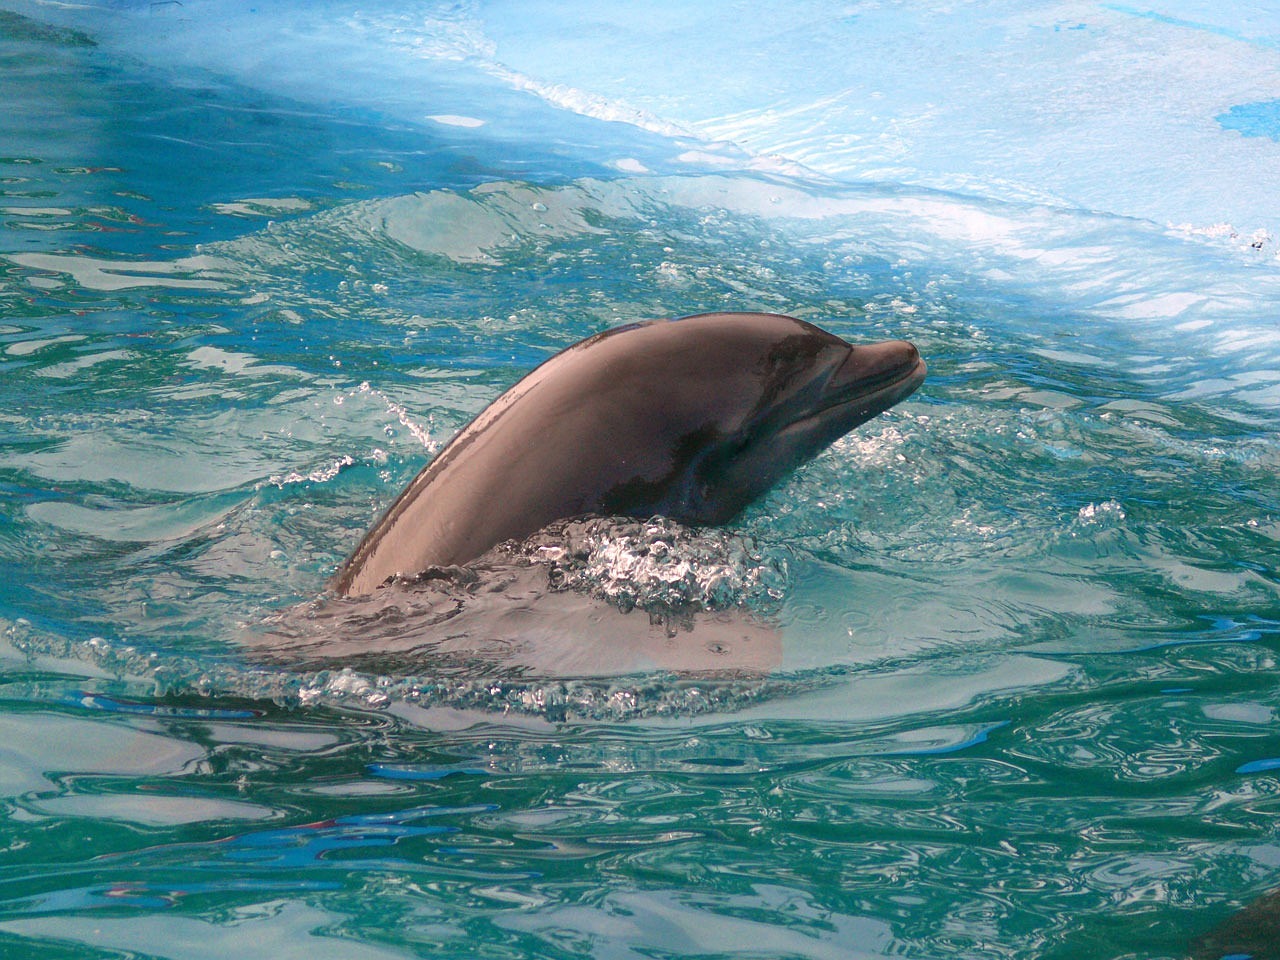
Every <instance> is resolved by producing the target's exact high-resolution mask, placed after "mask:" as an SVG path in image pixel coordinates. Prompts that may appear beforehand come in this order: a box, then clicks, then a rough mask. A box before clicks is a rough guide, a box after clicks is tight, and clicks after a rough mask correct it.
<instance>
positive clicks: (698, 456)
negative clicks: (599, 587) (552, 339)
mask: <svg viewBox="0 0 1280 960" xmlns="http://www.w3.org/2000/svg"><path fill="white" fill-rule="evenodd" d="M924 377H925V364H924V361H922V360H921V359H920V354H919V353H918V352H917V351H916V348H915V347H914V346H913V345H911V344H910V343H906V342H905V341H900V340H894V341H888V342H884V343H876V344H870V345H865V346H853V345H851V344H849V343H846V342H845V341H844V340H842V339H840V338H839V337H837V336H834V335H833V334H830V333H827V332H826V331H824V330H822V329H820V328H818V327H816V326H814V325H813V324H811V323H807V322H805V321H803V320H797V319H796V318H794V317H786V316H781V315H778V314H769V313H705V314H698V315H696V316H692V317H684V318H681V319H678V320H655V321H649V322H646V323H635V324H630V325H627V326H623V327H618V328H616V329H613V330H607V331H605V332H603V333H600V334H597V335H595V336H593V337H589V338H587V339H586V340H583V341H581V342H579V343H576V344H574V345H573V346H571V347H568V348H567V349H565V350H563V351H562V352H560V353H558V354H556V355H555V356H553V357H551V358H550V359H549V360H547V361H546V362H545V363H543V364H542V365H540V366H539V367H537V368H536V369H535V370H533V371H532V372H531V373H529V374H528V375H527V376H526V377H524V379H522V380H520V382H519V383H517V384H516V385H515V386H513V387H512V388H511V389H510V390H508V391H507V392H506V393H504V394H503V395H502V396H500V397H499V398H498V399H497V400H495V401H494V402H493V403H492V404H491V405H490V406H489V407H488V408H487V409H485V410H484V411H483V412H482V413H481V414H480V415H479V416H478V417H476V419H475V420H473V421H472V422H471V424H470V425H468V426H467V427H466V428H464V429H463V430H462V431H461V432H460V433H458V434H457V436H455V437H454V438H453V440H451V441H450V442H449V443H448V445H446V446H445V448H444V449H443V450H442V451H441V452H440V454H439V455H438V456H437V457H436V458H435V459H434V460H432V461H431V463H430V464H428V465H427V466H426V468H424V469H423V470H422V472H421V473H419V474H418V475H417V477H415V478H414V479H413V480H412V481H411V482H410V483H409V485H408V486H407V487H406V488H405V489H404V491H403V492H402V493H401V494H400V496H399V497H398V498H397V499H396V501H395V502H394V503H393V504H392V505H391V507H390V508H389V509H388V510H387V512H386V513H385V514H384V515H383V516H382V518H381V519H380V520H379V521H378V522H377V523H376V524H374V526H373V528H372V529H370V530H369V532H368V533H367V534H366V535H365V537H364V539H363V540H362V541H361V542H360V545H359V546H358V547H356V549H355V552H353V553H352V554H351V556H350V557H349V558H348V559H347V561H346V562H345V563H344V564H343V565H342V566H341V567H340V568H339V570H338V573H337V575H336V576H335V577H334V579H333V581H332V583H331V589H332V590H333V591H334V592H336V593H338V594H341V595H346V596H363V595H367V594H370V593H372V592H373V591H374V590H376V589H377V588H378V587H379V586H381V585H382V584H383V583H385V582H386V581H387V580H388V579H390V578H393V577H412V576H414V575H416V574H419V573H421V572H423V571H424V570H426V569H428V568H430V567H440V566H451V565H455V564H465V563H468V562H469V561H471V560H474V559H475V558H476V557H478V556H480V554H482V553H484V552H485V551H486V550H488V549H489V548H490V547H493V546H494V545H495V544H498V543H501V542H503V541H504V540H512V539H514V540H522V539H524V538H526V537H528V536H529V535H530V534H532V533H534V532H535V531H536V530H539V529H540V528H542V527H544V526H546V525H547V524H548V523H550V522H552V521H553V520H560V519H564V518H568V517H576V516H585V515H589V514H601V515H618V516H630V517H638V518H642V519H643V518H648V517H651V516H655V515H662V516H666V517H670V518H672V519H675V520H680V521H683V522H686V523H698V524H720V523H725V522H727V521H729V520H732V519H733V518H734V517H735V516H737V514H738V513H739V512H740V511H741V510H742V509H743V508H744V507H746V506H747V504H749V503H751V501H753V500H755V499H756V498H757V497H759V496H760V495H761V494H763V493H764V492H765V491H766V490H768V489H769V488H770V487H772V486H773V485H774V484H775V483H777V482H778V481H779V480H781V479H782V478H783V477H785V476H786V475H787V474H789V473H790V472H791V471H792V470H794V469H795V468H796V467H797V466H799V465H800V464H801V463H804V462H805V461H806V460H808V459H810V458H811V457H813V456H814V455H815V454H817V453H819V452H820V451H822V450H823V449H825V448H826V447H827V446H828V445H830V444H831V443H832V442H833V441H835V440H837V439H838V438H840V437H842V436H844V434H846V433H848V432H849V431H850V430H852V429H853V428H854V427H856V426H858V425H859V424H861V423H865V422H866V421H868V420H870V419H871V418H872V417H874V416H876V415H877V414H879V413H881V412H883V411H885V410H887V409H889V407H891V406H893V405H894V404H895V403H897V402H898V401H900V400H902V399H904V398H905V397H907V396H909V395H910V394H911V393H912V392H913V391H914V390H915V389H916V388H917V387H918V386H919V385H920V384H921V382H922V381H923V380H924Z"/></svg>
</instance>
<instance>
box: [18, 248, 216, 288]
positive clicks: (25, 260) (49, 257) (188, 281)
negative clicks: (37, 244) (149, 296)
mask: <svg viewBox="0 0 1280 960" xmlns="http://www.w3.org/2000/svg"><path fill="white" fill-rule="evenodd" d="M5 259H7V260H11V261H12V262H13V263H16V264H18V265H19V266H22V267H27V268H28V269H31V270H42V271H49V272H52V273H61V274H66V275H68V276H70V277H72V278H73V279H74V280H75V281H76V283H78V284H80V286H81V287H83V288H84V289H86V290H108V291H109V290H128V289H130V288H133V287H167V288H170V289H173V290H223V289H226V287H227V283H226V282H225V264H222V263H219V262H218V261H217V260H214V259H212V258H210V257H201V256H195V257H180V258H178V259H177V260H172V261H163V260H106V259H102V258H98V257H88V256H76V255H72V254H54V253H14V254H6V255H5Z"/></svg>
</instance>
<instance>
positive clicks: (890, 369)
mask: <svg viewBox="0 0 1280 960" xmlns="http://www.w3.org/2000/svg"><path fill="white" fill-rule="evenodd" d="M928 371H929V368H928V367H927V366H926V365H925V362H924V359H923V358H922V357H921V356H920V351H919V350H917V349H916V347H915V344H912V343H908V342H907V341H906V340H890V341H887V342H885V343H877V344H873V345H870V346H864V347H854V348H853V349H852V350H850V351H849V356H848V357H846V358H845V361H844V363H842V364H841V365H840V367H839V368H838V369H837V370H836V371H835V372H834V373H833V374H832V375H831V379H830V380H829V381H828V382H827V384H826V388H825V389H824V391H823V393H824V397H823V400H824V403H823V405H822V406H823V410H825V411H830V410H831V409H833V408H835V407H860V408H864V409H865V411H866V412H865V414H864V415H863V416H864V420H869V419H871V417H873V416H875V415H876V414H878V413H883V412H884V411H885V410H888V409H889V408H890V407H892V406H893V405H894V404H896V403H899V402H900V401H902V400H905V399H906V398H907V397H909V396H911V394H913V393H915V391H916V389H917V388H919V386H920V384H922V383H924V378H925V375H926V374H927V373H928Z"/></svg>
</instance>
